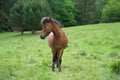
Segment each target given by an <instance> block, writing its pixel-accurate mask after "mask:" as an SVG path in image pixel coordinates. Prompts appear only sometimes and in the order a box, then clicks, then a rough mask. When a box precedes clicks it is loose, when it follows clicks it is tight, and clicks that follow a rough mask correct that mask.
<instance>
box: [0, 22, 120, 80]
mask: <svg viewBox="0 0 120 80" xmlns="http://www.w3.org/2000/svg"><path fill="white" fill-rule="evenodd" d="M64 31H65V32H66V34H67V35H68V38H69V47H67V48H66V49H65V51H64V54H63V62H62V72H58V70H57V69H56V70H55V72H52V71H51V64H52V53H51V50H50V48H49V46H48V43H47V39H45V40H41V39H40V38H39V32H40V31H39V32H37V34H36V35H31V32H26V33H25V34H24V35H20V33H12V32H6V33H0V80H119V79H120V23H119V22H118V23H108V24H104V23H103V24H95V25H86V26H79V27H70V28H64Z"/></svg>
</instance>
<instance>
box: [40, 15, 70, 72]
mask: <svg viewBox="0 0 120 80" xmlns="http://www.w3.org/2000/svg"><path fill="white" fill-rule="evenodd" d="M41 24H42V30H41V33H40V38H41V39H45V38H46V37H47V36H48V43H49V46H50V48H51V50H52V54H53V55H52V57H53V58H52V71H54V69H55V63H56V65H57V68H58V71H59V72H61V63H62V54H63V52H64V49H65V48H66V47H67V44H68V38H67V36H66V34H65V32H64V31H63V29H62V28H61V24H60V23H59V21H57V20H55V19H53V18H50V17H43V18H42V19H41Z"/></svg>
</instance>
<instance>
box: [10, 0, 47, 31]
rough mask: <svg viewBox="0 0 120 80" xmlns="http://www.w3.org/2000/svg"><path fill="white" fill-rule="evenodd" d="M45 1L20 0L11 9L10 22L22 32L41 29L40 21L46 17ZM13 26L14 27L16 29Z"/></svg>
mask: <svg viewBox="0 0 120 80" xmlns="http://www.w3.org/2000/svg"><path fill="white" fill-rule="evenodd" d="M44 4H46V2H45V0H44V1H43V0H19V1H18V2H17V3H16V4H15V5H14V7H13V8H12V9H11V13H10V21H11V23H12V24H13V25H14V26H15V27H19V28H21V30H22V31H23V30H25V29H27V30H31V31H32V32H33V31H35V29H39V28H40V20H41V18H42V17H43V16H45V15H46V14H45V11H44V7H45V5H44ZM47 13H48V14H49V12H47ZM14 26H13V27H14Z"/></svg>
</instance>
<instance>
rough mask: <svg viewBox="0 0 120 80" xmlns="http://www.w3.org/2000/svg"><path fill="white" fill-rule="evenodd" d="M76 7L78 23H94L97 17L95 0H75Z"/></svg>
mask: <svg viewBox="0 0 120 80" xmlns="http://www.w3.org/2000/svg"><path fill="white" fill-rule="evenodd" d="M74 1H75V8H76V17H75V18H76V20H77V24H78V25H81V24H90V23H94V19H95V17H96V16H95V10H96V6H95V0H74Z"/></svg>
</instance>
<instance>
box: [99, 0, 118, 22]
mask: <svg viewBox="0 0 120 80" xmlns="http://www.w3.org/2000/svg"><path fill="white" fill-rule="evenodd" d="M101 19H102V22H117V21H120V0H108V3H107V4H106V6H105V7H104V8H103V10H102V16H101Z"/></svg>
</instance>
